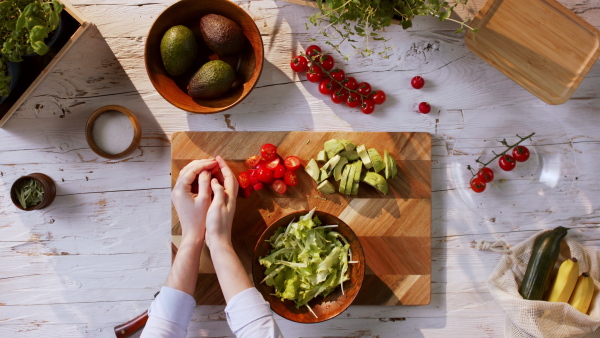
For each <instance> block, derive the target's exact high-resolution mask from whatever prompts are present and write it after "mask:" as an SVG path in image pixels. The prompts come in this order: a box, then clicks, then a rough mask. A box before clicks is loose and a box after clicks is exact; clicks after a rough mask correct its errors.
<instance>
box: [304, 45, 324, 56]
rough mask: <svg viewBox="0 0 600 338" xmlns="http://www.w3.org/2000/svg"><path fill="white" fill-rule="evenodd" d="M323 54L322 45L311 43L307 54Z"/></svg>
mask: <svg viewBox="0 0 600 338" xmlns="http://www.w3.org/2000/svg"><path fill="white" fill-rule="evenodd" d="M319 54H321V47H319V46H317V45H310V46H308V47H307V48H306V55H308V56H311V57H312V56H315V55H319Z"/></svg>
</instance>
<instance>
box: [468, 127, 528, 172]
mask: <svg viewBox="0 0 600 338" xmlns="http://www.w3.org/2000/svg"><path fill="white" fill-rule="evenodd" d="M533 135H535V133H531V134H529V135H527V136H525V137H521V136H519V134H517V137H518V138H519V142H517V143H515V144H512V145H509V144H508V142H506V139H503V140H502V141H498V142H500V143H502V145H504V146H505V147H506V150H504V151H503V152H501V153H499V154H496V152H495V151H492V153H493V154H494V155H496V156H495V157H494V158H492V159H491V160H489V161H488V162H485V163H484V162H482V161H481V156H479V157H478V158H477V159H476V160H475V162H477V163H479V164H482V165H483V166H482V167H480V168H479V169H477V171H473V169H474V168H473V167H471V165H470V164H469V165H467V169H468V170H469V171H470V172H471V175H473V176H472V177H471V179H473V178H475V176H477V173H478V172H479V170H481V169H483V168H485V167H487V166H488V165H489V164H490V163H492V162H494V161H495V160H496V159H497V158H499V157H501V156H502V155H505V154H506V153H507V152H508V151H510V150H511V149H513V148H514V147H516V146H518V145H519V144H521V143H523V142H524V141H525V140H531V137H532V136H533Z"/></svg>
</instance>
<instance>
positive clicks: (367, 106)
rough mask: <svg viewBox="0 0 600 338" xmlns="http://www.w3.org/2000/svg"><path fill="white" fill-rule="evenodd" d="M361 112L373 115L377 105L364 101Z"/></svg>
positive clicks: (371, 101) (370, 101) (367, 100)
mask: <svg viewBox="0 0 600 338" xmlns="http://www.w3.org/2000/svg"><path fill="white" fill-rule="evenodd" d="M360 110H361V111H362V112H363V113H364V114H371V113H372V112H373V111H374V110H375V104H374V103H373V100H369V99H364V100H363V101H362V103H361V104H360Z"/></svg>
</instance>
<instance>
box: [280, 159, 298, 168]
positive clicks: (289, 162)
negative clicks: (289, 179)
mask: <svg viewBox="0 0 600 338" xmlns="http://www.w3.org/2000/svg"><path fill="white" fill-rule="evenodd" d="M283 164H284V165H285V167H286V168H287V169H288V170H297V169H298V168H300V159H299V158H298V156H288V157H286V158H285V160H283Z"/></svg>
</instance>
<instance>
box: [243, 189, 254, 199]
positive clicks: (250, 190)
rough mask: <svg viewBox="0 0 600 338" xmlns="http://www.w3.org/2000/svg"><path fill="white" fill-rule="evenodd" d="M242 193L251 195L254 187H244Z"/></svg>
mask: <svg viewBox="0 0 600 338" xmlns="http://www.w3.org/2000/svg"><path fill="white" fill-rule="evenodd" d="M242 193H243V194H244V197H246V198H248V197H250V195H252V187H248V188H245V189H242Z"/></svg>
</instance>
